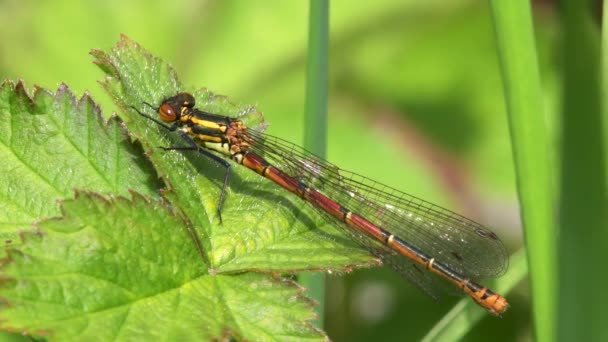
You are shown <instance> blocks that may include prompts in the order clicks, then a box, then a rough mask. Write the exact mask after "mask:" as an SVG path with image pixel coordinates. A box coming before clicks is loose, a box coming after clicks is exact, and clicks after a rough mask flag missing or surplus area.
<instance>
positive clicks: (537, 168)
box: [490, 0, 557, 341]
mask: <svg viewBox="0 0 608 342" xmlns="http://www.w3.org/2000/svg"><path fill="white" fill-rule="evenodd" d="M490 4H491V7H492V14H493V19H494V25H495V30H496V37H497V44H498V51H499V57H500V61H501V69H502V75H503V82H504V87H505V97H506V98H505V100H506V103H507V108H508V113H509V114H508V115H509V126H510V134H511V139H512V148H513V156H514V161H515V168H516V172H517V188H518V196H519V202H520V206H521V209H520V210H521V216H522V222H523V226H524V228H525V242H526V247H527V251H528V265H529V270H530V283H531V291H532V298H533V318H534V323H535V329H536V337H537V338H538V340H539V341H552V340H554V332H555V320H554V317H555V315H554V313H555V308H556V303H555V298H556V288H555V284H556V280H557V275H556V266H557V265H556V262H555V260H556V258H555V256H556V251H555V246H556V241H555V236H556V233H557V232H556V229H555V227H556V226H555V220H554V213H555V208H554V198H555V197H554V196H553V190H552V185H553V184H554V181H553V179H554V177H555V175H554V168H553V167H552V166H551V165H552V161H551V159H550V156H551V153H550V149H549V139H548V135H547V127H546V125H545V117H544V115H543V113H544V110H543V102H542V100H543V97H542V92H541V85H540V77H539V70H538V62H537V56H536V46H535V41H534V32H533V26H532V16H531V13H530V4H529V2H528V1H524V0H517V1H513V0H509V1H501V0H495V1H490Z"/></svg>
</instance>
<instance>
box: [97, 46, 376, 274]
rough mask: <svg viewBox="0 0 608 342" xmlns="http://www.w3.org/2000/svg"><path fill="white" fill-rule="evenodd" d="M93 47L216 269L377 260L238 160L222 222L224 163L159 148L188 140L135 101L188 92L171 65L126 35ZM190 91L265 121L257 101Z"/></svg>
mask: <svg viewBox="0 0 608 342" xmlns="http://www.w3.org/2000/svg"><path fill="white" fill-rule="evenodd" d="M92 54H93V56H94V57H95V58H96V60H95V63H96V64H98V65H99V66H100V67H101V69H102V70H103V71H104V72H106V78H105V79H104V80H103V81H102V82H101V83H102V85H103V86H104V88H105V89H106V90H108V92H109V93H110V95H111V96H112V98H114V100H115V102H116V104H117V105H118V106H119V107H121V108H123V109H124V112H123V113H122V116H121V117H123V118H124V120H125V123H127V126H128V128H129V131H130V133H131V134H132V135H133V136H134V137H136V138H137V139H138V140H140V141H141V143H142V145H143V146H144V148H145V149H146V153H147V154H148V156H149V158H150V160H151V161H152V163H153V164H154V165H155V167H156V169H157V172H158V174H159V175H161V177H162V179H163V181H164V182H165V184H166V189H165V190H164V191H163V193H164V195H165V196H166V197H167V199H169V200H170V202H171V203H172V204H173V205H174V206H175V207H176V208H178V209H179V210H180V211H181V213H182V214H183V216H184V217H185V218H186V220H187V221H188V222H189V224H190V225H191V227H192V231H193V232H194V234H195V236H196V240H197V241H200V243H199V245H200V246H199V249H200V252H201V253H202V255H203V259H204V261H205V262H206V263H207V264H208V266H209V268H210V269H212V270H213V271H214V272H241V271H249V270H255V271H280V272H296V271H303V270H332V271H339V272H340V271H349V270H350V269H351V268H352V266H355V265H371V264H377V263H378V262H377V261H376V260H375V259H373V258H372V257H370V256H369V255H368V254H367V253H366V252H364V251H362V250H361V249H360V248H359V247H358V246H357V245H356V244H355V243H354V242H352V241H349V240H348V239H347V238H345V237H344V236H343V235H342V234H341V233H339V232H338V231H337V230H336V229H335V228H334V227H332V226H329V225H327V224H326V223H325V221H324V219H323V218H321V217H320V216H319V215H317V214H316V213H314V212H313V210H312V209H311V208H310V206H309V205H307V204H305V203H304V202H303V201H301V199H299V198H297V197H295V196H293V195H292V194H291V193H289V192H287V191H285V190H283V189H280V188H278V186H276V185H275V184H273V183H271V182H270V181H268V180H265V179H263V178H262V177H260V176H259V175H257V174H256V173H254V172H252V171H250V170H247V169H245V168H244V167H241V166H240V165H237V164H235V163H232V164H231V165H232V166H233V171H232V174H231V177H230V187H229V189H228V191H227V196H226V199H225V201H224V207H223V209H222V217H223V224H219V220H218V215H217V205H218V199H219V195H220V192H221V185H222V181H223V176H224V172H225V170H224V169H223V168H222V167H220V166H219V165H217V164H214V163H212V162H211V161H209V160H207V159H206V158H204V157H203V156H202V155H201V154H198V153H195V152H192V151H186V152H177V151H169V152H166V151H163V150H162V149H159V148H158V146H186V142H184V141H182V140H181V139H180V138H179V137H178V136H177V134H175V133H171V132H167V131H166V130H165V129H164V128H162V127H160V126H159V125H157V124H156V123H154V122H152V121H151V120H148V119H146V118H143V117H141V116H140V115H139V114H138V113H137V112H135V111H134V110H133V109H132V108H130V106H135V107H137V108H140V110H143V111H146V112H147V113H148V114H150V115H152V116H153V115H156V113H154V112H153V110H151V109H150V108H149V107H147V106H142V102H144V101H145V102H148V103H150V104H152V105H153V106H158V105H159V104H160V102H161V101H162V100H163V99H164V98H166V97H168V96H172V95H175V94H176V93H177V92H178V91H184V89H183V88H182V86H181V83H180V82H179V80H178V78H177V75H176V73H175V71H174V70H173V68H172V67H171V66H169V65H167V64H166V63H164V62H163V61H162V60H160V59H159V58H157V57H154V56H152V55H151V54H150V53H149V52H148V51H146V50H145V49H143V48H142V47H141V46H139V45H138V44H137V43H135V42H133V41H131V40H129V39H128V38H127V37H124V36H123V37H122V38H121V40H120V41H119V42H118V44H117V45H116V46H115V47H114V48H113V49H112V51H110V52H108V53H106V52H102V51H99V50H94V51H92ZM192 93H193V94H194V95H195V98H196V100H197V103H196V107H197V108H200V109H202V110H206V111H209V112H213V113H218V114H223V115H227V116H238V117H241V118H242V119H243V120H244V121H245V122H246V123H248V124H250V123H253V124H258V123H259V122H260V121H261V113H258V112H257V111H256V109H255V108H254V107H252V106H240V105H235V104H233V103H231V102H230V101H229V100H228V99H227V98H226V97H225V96H219V95H215V94H213V93H212V92H210V91H208V90H206V89H201V90H197V91H193V92H192ZM250 126H251V124H250Z"/></svg>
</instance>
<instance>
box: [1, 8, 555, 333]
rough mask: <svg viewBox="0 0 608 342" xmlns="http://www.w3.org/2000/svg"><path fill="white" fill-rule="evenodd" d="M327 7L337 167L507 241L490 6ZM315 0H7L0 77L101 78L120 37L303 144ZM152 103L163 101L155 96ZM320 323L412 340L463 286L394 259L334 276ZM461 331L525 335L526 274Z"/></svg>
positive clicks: (503, 128)
mask: <svg viewBox="0 0 608 342" xmlns="http://www.w3.org/2000/svg"><path fill="white" fill-rule="evenodd" d="M330 5H331V8H330V29H331V36H330V93H329V128H328V153H327V157H328V159H329V160H330V161H332V162H334V163H336V164H337V165H340V166H341V167H343V168H344V169H347V170H352V171H355V172H357V173H361V174H363V175H366V176H369V177H371V178H373V179H375V180H378V181H380V182H382V183H386V184H388V185H391V186H393V187H395V188H398V189H400V190H403V191H406V192H408V193H412V194H414V195H417V196H419V197H422V198H425V199H427V200H429V201H432V202H435V203H437V204H440V205H443V206H446V207H448V208H453V209H454V210H456V211H458V212H461V213H463V214H465V215H466V216H469V217H471V218H473V219H475V220H477V221H480V222H482V223H484V224H485V225H488V226H490V227H493V229H494V230H495V231H497V233H498V234H499V235H500V236H501V238H502V239H503V241H505V243H506V245H507V246H508V248H509V250H510V251H514V250H516V249H518V248H519V247H520V246H521V228H520V224H519V216H518V215H519V214H518V205H517V197H516V193H515V178H514V177H515V176H514V168H513V162H512V156H511V150H510V142H509V132H508V125H507V117H506V113H505V106H504V99H503V95H502V93H503V90H502V83H501V79H500V73H499V66H498V58H497V54H496V46H495V40H494V32H493V27H492V22H491V17H490V9H489V7H488V3H487V2H485V1H475V0H450V1H446V0H427V1H417V0H381V1H375V2H373V4H370V3H369V2H363V1H360V2H357V1H347V0H335V1H332V2H331V4H330ZM534 15H535V25H536V29H537V32H536V34H537V37H536V38H537V43H538V48H539V59H540V66H541V72H542V77H543V87H544V89H545V91H546V92H547V94H546V95H547V96H546V99H547V100H546V101H547V107H546V109H547V112H551V111H552V110H554V108H555V102H556V100H555V96H554V93H555V90H556V88H557V87H556V85H555V84H556V82H555V81H556V80H555V73H554V58H553V49H554V47H553V45H554V44H553V40H554V36H555V32H554V31H555V30H554V26H555V24H554V15H555V13H554V11H553V8H552V6H551V5H550V4H548V2H539V3H537V4H535V7H534ZM307 25H308V2H306V1H300V2H296V1H282V0H266V1H219V0H218V1H187V0H176V1H128V2H124V1H116V0H111V1H103V2H102V1H73V0H55V1H52V2H51V1H49V2H44V1H18V0H5V1H2V2H0V42H1V43H0V44H1V45H0V46H1V47H0V75H1V76H2V78H3V79H5V78H8V79H18V78H22V79H24V80H25V82H26V84H27V85H28V86H33V85H38V86H41V87H44V88H48V89H51V90H55V89H56V88H57V87H58V85H59V84H60V83H62V82H63V83H66V84H68V85H69V86H70V87H71V88H72V89H73V91H74V92H75V93H76V94H78V95H81V94H83V92H85V91H88V92H90V94H91V95H92V97H93V98H94V99H95V100H96V101H97V102H98V103H100V104H101V106H102V109H103V111H104V113H105V115H106V116H109V115H110V114H111V113H112V112H113V111H115V108H114V106H113V105H112V103H111V101H110V99H109V98H108V97H107V95H106V94H105V92H104V91H103V90H102V89H101V87H100V86H99V85H98V84H97V83H96V81H97V80H98V79H99V78H100V77H102V73H101V72H100V71H99V70H98V68H97V67H96V66H95V65H93V64H92V63H91V60H92V58H91V57H90V56H89V55H88V51H89V50H90V49H91V48H102V49H108V48H110V47H111V46H113V45H114V43H115V42H116V41H117V40H118V38H119V34H121V33H123V34H125V35H127V36H129V37H130V38H132V39H134V40H135V41H138V42H139V43H140V44H142V45H143V46H144V47H145V48H147V49H149V50H151V51H153V52H154V53H155V54H157V55H159V56H161V57H162V58H164V59H165V60H166V61H168V62H169V63H171V64H172V65H173V66H174V67H175V68H176V70H177V71H178V73H179V75H180V77H181V78H182V81H183V82H184V84H186V85H187V87H189V88H190V89H193V88H199V87H207V88H209V89H211V90H213V91H214V92H216V93H220V94H224V95H227V96H229V97H230V98H231V99H232V101H234V102H239V103H244V104H253V105H256V106H257V107H258V108H259V109H260V110H261V111H263V112H264V115H265V117H266V120H267V121H268V122H269V123H270V126H269V128H268V130H267V132H268V133H270V134H272V135H276V136H279V137H282V138H285V139H288V140H290V141H293V142H295V143H298V144H301V142H302V136H303V127H302V125H303V124H302V123H303V112H304V93H305V81H306V80H305V71H306V53H307V46H306V45H307V39H308V38H307V34H308V27H307ZM151 101H152V102H153V101H156V100H151ZM327 287H328V291H329V292H328V295H327V307H326V321H325V329H326V331H327V333H328V334H329V336H330V337H331V338H332V339H333V340H335V341H356V340H360V341H365V340H370V339H375V340H383V341H389V340H394V341H402V340H417V339H420V338H421V337H422V336H424V335H425V334H426V333H427V332H428V331H429V329H430V328H431V327H432V326H433V325H434V324H435V323H436V322H437V321H438V320H439V319H440V318H442V317H443V315H444V314H445V313H446V312H447V311H448V310H449V309H450V308H451V306H453V304H454V303H455V302H456V301H457V300H458V297H454V298H446V299H445V300H444V301H442V302H440V303H436V302H435V301H433V300H432V299H430V298H429V297H427V296H425V295H424V294H422V293H421V292H420V291H418V290H416V289H414V288H413V287H412V286H410V285H409V284H407V283H406V282H405V281H404V280H403V279H401V278H400V277H399V276H398V275H397V274H395V273H392V272H391V271H390V270H388V269H371V270H358V271H356V272H354V273H352V274H349V275H345V276H330V277H329V281H328V285H327ZM507 297H508V299H509V301H510V303H511V309H510V310H509V311H508V312H507V313H506V314H505V315H504V317H503V318H501V319H500V318H495V317H491V316H489V315H488V316H487V317H486V318H484V319H483V321H482V322H481V323H480V324H479V325H478V326H477V327H476V328H475V329H474V330H473V331H472V332H470V333H469V334H468V335H467V340H471V341H474V340H480V341H481V340H487V338H488V336H492V340H495V341H499V340H505V341H512V340H523V341H525V340H530V339H531V322H530V313H529V309H530V308H529V298H528V291H527V285H526V284H521V285H520V286H519V287H518V288H516V289H515V290H514V291H512V292H511V293H509V294H508V295H507Z"/></svg>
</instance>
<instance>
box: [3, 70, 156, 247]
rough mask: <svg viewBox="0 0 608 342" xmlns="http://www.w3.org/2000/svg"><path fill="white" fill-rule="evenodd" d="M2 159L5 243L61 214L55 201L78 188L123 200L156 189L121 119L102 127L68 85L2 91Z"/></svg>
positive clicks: (96, 113)
mask: <svg viewBox="0 0 608 342" xmlns="http://www.w3.org/2000/svg"><path fill="white" fill-rule="evenodd" d="M0 160H2V163H0V173H2V174H3V175H4V176H3V177H1V178H0V186H1V187H2V188H3V189H5V191H2V192H0V237H1V238H2V239H4V240H5V241H6V243H8V244H10V243H11V242H12V240H14V239H15V238H16V236H17V234H16V232H17V230H18V229H20V228H24V227H28V226H30V225H31V223H32V222H33V221H34V220H36V219H39V218H44V217H52V216H57V215H59V208H58V206H57V203H56V200H57V199H62V198H70V197H72V195H73V191H74V190H73V189H74V188H87V189H94V190H96V191H99V192H102V193H113V194H122V195H126V194H127V190H128V189H134V190H136V191H139V192H141V193H145V194H153V193H154V191H155V189H156V188H157V185H156V184H155V180H154V178H153V177H151V176H150V172H148V171H145V168H146V167H147V168H148V169H150V167H149V165H147V161H146V160H145V159H144V158H142V157H141V150H140V149H138V148H136V147H134V146H133V145H132V144H131V143H130V142H129V141H127V140H126V135H125V132H124V129H123V128H122V127H121V125H120V124H119V122H118V120H117V119H116V118H111V119H110V120H109V121H108V122H107V123H104V122H103V121H102V117H101V113H100V110H99V108H98V107H97V106H96V105H95V104H94V103H93V101H92V100H91V98H90V97H89V96H88V95H85V96H84V97H82V98H81V99H80V100H78V101H77V100H76V99H75V97H74V95H73V94H72V93H71V92H70V90H69V88H68V87H67V86H66V85H61V86H60V87H59V90H58V91H57V92H56V93H55V94H52V93H50V92H48V91H46V90H42V89H37V90H36V91H35V92H34V96H33V98H30V97H29V96H28V95H27V93H26V91H25V87H24V85H23V83H22V82H18V83H17V84H16V85H15V84H14V83H12V82H10V81H5V82H4V83H2V84H1V85H0Z"/></svg>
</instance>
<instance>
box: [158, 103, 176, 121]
mask: <svg viewBox="0 0 608 342" xmlns="http://www.w3.org/2000/svg"><path fill="white" fill-rule="evenodd" d="M158 114H159V115H160V118H161V119H162V120H163V121H165V122H173V121H175V120H177V114H176V113H175V110H173V107H171V106H170V105H169V104H167V103H164V104H162V105H161V106H160V108H158Z"/></svg>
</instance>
